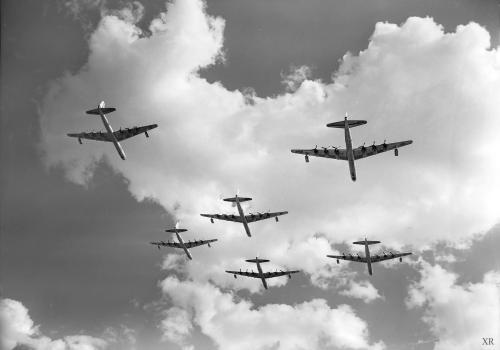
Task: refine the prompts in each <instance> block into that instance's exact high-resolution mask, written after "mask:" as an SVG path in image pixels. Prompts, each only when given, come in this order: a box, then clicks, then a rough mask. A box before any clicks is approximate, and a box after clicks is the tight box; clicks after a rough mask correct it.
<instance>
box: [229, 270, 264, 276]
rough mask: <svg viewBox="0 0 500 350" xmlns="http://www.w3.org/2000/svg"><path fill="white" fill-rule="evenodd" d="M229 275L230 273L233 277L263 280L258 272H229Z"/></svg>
mask: <svg viewBox="0 0 500 350" xmlns="http://www.w3.org/2000/svg"><path fill="white" fill-rule="evenodd" d="M226 272H227V273H230V274H232V275H240V276H245V277H253V278H261V277H260V275H259V273H258V272H253V271H251V272H248V271H227V270H226Z"/></svg>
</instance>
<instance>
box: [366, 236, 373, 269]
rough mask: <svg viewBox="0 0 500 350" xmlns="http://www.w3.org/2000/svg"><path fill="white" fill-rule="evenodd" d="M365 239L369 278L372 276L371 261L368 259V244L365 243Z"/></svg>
mask: <svg viewBox="0 0 500 350" xmlns="http://www.w3.org/2000/svg"><path fill="white" fill-rule="evenodd" d="M366 242H367V241H366V238H365V255H366V266H367V267H368V273H369V274H370V276H371V275H372V274H373V271H372V260H371V257H370V249H368V243H366Z"/></svg>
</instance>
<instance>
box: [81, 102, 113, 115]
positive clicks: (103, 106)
mask: <svg viewBox="0 0 500 350" xmlns="http://www.w3.org/2000/svg"><path fill="white" fill-rule="evenodd" d="M114 111H116V108H113V107H108V108H106V104H105V103H104V101H101V103H99V106H98V107H97V108H96V109H91V110H89V111H87V112H85V113H87V114H95V115H101V113H102V114H108V113H111V112H114Z"/></svg>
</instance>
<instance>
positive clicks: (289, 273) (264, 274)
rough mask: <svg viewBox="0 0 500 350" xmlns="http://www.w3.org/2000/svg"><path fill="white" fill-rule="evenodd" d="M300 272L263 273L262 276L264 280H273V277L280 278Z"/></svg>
mask: <svg viewBox="0 0 500 350" xmlns="http://www.w3.org/2000/svg"><path fill="white" fill-rule="evenodd" d="M297 272H300V271H299V270H293V271H275V272H264V273H263V274H262V275H263V277H264V278H266V279H267V278H273V277H280V276H290V275H291V274H292V273H297Z"/></svg>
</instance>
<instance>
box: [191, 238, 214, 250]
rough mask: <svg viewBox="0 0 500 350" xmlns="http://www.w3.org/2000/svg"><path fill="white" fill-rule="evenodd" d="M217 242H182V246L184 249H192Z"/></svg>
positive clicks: (212, 240)
mask: <svg viewBox="0 0 500 350" xmlns="http://www.w3.org/2000/svg"><path fill="white" fill-rule="evenodd" d="M215 241H217V240H216V239H208V240H199V241H189V242H184V245H185V246H186V248H188V249H189V248H194V247H199V246H200V245H204V244H210V243H212V242H215Z"/></svg>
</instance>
